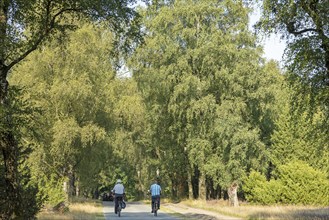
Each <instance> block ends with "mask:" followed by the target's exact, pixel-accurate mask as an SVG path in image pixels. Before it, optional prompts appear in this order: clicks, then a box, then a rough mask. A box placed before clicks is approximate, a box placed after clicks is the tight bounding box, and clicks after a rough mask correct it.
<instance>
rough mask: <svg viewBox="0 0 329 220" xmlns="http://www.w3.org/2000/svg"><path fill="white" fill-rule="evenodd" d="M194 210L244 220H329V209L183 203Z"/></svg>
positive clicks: (222, 202) (221, 201)
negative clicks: (197, 209)
mask: <svg viewBox="0 0 329 220" xmlns="http://www.w3.org/2000/svg"><path fill="white" fill-rule="evenodd" d="M181 204H183V205H187V206H189V207H193V208H200V209H204V210H208V211H212V212H216V213H219V214H222V215H227V216H234V217H240V218H243V219H249V220H253V219H266V220H271V219H273V220H274V219H286V220H290V219H291V220H292V219H299V220H311V219H312V220H314V219H317V220H321V219H323V220H324V219H329V207H324V206H303V205H271V206H267V205H251V204H248V203H241V205H240V206H239V207H232V206H229V204H228V202H227V201H224V200H211V201H202V200H184V201H182V202H181Z"/></svg>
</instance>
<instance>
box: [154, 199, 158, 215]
mask: <svg viewBox="0 0 329 220" xmlns="http://www.w3.org/2000/svg"><path fill="white" fill-rule="evenodd" d="M154 216H158V201H155V203H154Z"/></svg>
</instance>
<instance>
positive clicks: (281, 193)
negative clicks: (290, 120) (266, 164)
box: [243, 161, 329, 205]
mask: <svg viewBox="0 0 329 220" xmlns="http://www.w3.org/2000/svg"><path fill="white" fill-rule="evenodd" d="M243 191H244V192H245V195H246V199H247V200H248V201H250V202H253V203H260V204H278V203H282V204H295V205H297V204H302V205H328V204H329V196H328V195H329V194H328V192H329V180H328V179H327V178H326V175H325V174H324V173H323V172H321V171H319V170H315V169H314V168H312V167H310V166H309V165H308V164H306V163H304V162H301V161H295V162H290V163H287V164H285V165H281V166H279V167H278V170H277V172H276V174H275V175H274V177H273V178H272V179H271V180H270V181H267V180H266V178H265V176H263V175H262V174H261V173H259V172H256V171H252V172H251V173H250V174H249V176H248V177H246V178H245V179H244V183H243Z"/></svg>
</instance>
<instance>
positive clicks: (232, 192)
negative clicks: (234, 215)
mask: <svg viewBox="0 0 329 220" xmlns="http://www.w3.org/2000/svg"><path fill="white" fill-rule="evenodd" d="M227 193H228V197H229V203H230V205H231V206H234V207H237V206H239V200H238V184H237V183H235V182H233V183H232V185H231V186H230V187H229V188H228V189H227Z"/></svg>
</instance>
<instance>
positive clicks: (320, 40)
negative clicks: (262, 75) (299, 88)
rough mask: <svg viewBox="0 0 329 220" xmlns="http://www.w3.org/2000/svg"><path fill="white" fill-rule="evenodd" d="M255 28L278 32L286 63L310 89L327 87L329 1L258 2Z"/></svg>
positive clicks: (328, 74) (265, 0)
mask: <svg viewBox="0 0 329 220" xmlns="http://www.w3.org/2000/svg"><path fill="white" fill-rule="evenodd" d="M262 2H263V4H262V9H263V12H262V17H261V20H260V22H259V23H258V27H259V28H261V30H262V31H264V32H265V33H273V32H275V33H277V32H279V33H281V34H282V37H284V38H285V39H286V40H287V42H288V53H287V56H286V57H287V64H288V66H289V67H290V68H291V69H292V70H293V72H294V73H295V74H297V75H298V76H299V77H300V78H301V79H302V80H304V81H306V82H310V83H311V84H312V85H313V86H315V87H319V86H327V87H328V86H329V29H328V25H327V24H328V23H329V16H328V14H329V2H328V1H323V0H312V1H305V0H298V1H290V0H284V1H278V0H264V1H262Z"/></svg>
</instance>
